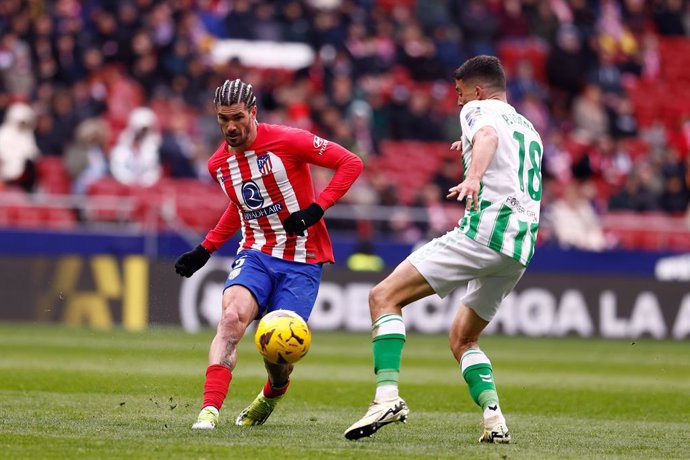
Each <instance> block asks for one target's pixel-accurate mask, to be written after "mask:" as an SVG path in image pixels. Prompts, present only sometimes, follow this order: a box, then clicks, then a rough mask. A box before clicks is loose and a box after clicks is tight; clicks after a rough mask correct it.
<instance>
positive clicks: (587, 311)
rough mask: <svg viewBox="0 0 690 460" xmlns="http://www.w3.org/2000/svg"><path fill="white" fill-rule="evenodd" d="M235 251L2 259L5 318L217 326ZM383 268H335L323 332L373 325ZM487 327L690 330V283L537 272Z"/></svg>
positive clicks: (431, 323)
mask: <svg viewBox="0 0 690 460" xmlns="http://www.w3.org/2000/svg"><path fill="white" fill-rule="evenodd" d="M231 260H232V259H229V258H222V257H214V258H212V259H211V261H210V262H209V263H208V264H207V265H206V267H204V268H203V269H202V270H200V271H199V272H198V273H197V274H196V275H195V276H193V277H192V278H189V279H181V278H179V277H178V276H177V275H176V274H175V273H174V271H173V270H172V268H171V263H166V262H161V261H154V262H150V261H148V260H147V259H146V258H144V257H142V256H136V255H133V256H125V257H121V258H116V257H113V256H108V255H101V256H91V257H81V256H65V257H54V258H40V257H34V258H31V257H28V258H27V257H22V258H13V257H6V258H2V259H0V271H1V272H2V273H3V274H4V276H3V277H2V278H1V279H0V285H1V289H2V292H3V294H4V295H3V300H4V301H3V303H2V306H0V319H1V320H24V321H55V322H61V323H66V324H73V325H87V326H90V327H94V328H109V327H112V326H114V325H121V326H123V327H124V328H126V329H129V330H134V331H136V330H143V329H145V328H146V327H148V326H150V325H155V324H172V325H174V324H177V325H182V326H183V327H184V328H185V329H186V330H188V331H190V332H192V331H196V330H199V329H201V328H204V327H212V326H215V324H216V323H217V322H218V320H219V317H220V309H219V304H220V298H221V293H222V290H223V283H224V280H225V277H226V276H227V267H229V265H230V262H231ZM383 276H384V274H382V273H362V272H359V273H357V272H350V271H348V270H345V269H342V268H337V267H327V268H326V270H325V271H324V278H323V283H322V285H321V289H320V291H319V296H318V299H317V302H316V306H315V308H314V312H313V315H312V317H311V319H310V324H311V326H312V327H313V328H314V329H316V330H338V329H343V330H350V331H368V330H369V328H370V319H369V312H368V307H367V304H368V300H367V298H368V294H369V290H370V289H371V287H372V286H373V285H374V284H375V283H376V282H377V281H378V280H380V279H382V278H383ZM462 295H463V292H461V291H456V292H454V293H453V294H451V295H450V296H449V297H448V298H446V299H441V298H439V297H437V296H433V297H429V298H427V299H423V300H421V301H418V302H416V303H415V304H413V305H410V306H408V307H407V308H406V309H405V310H404V317H405V322H406V324H407V325H408V327H409V329H410V330H414V331H418V332H422V333H442V332H445V331H447V330H448V328H449V325H450V324H451V318H452V317H453V315H454V313H455V308H457V306H458V305H459V304H460V300H461V298H462ZM487 332H488V333H495V334H507V335H527V336H533V337H546V336H549V337H558V336H568V335H571V336H581V337H593V336H600V337H605V338H638V337H652V338H655V339H677V340H683V339H687V338H688V337H690V285H688V284H687V283H684V282H663V281H658V280H656V279H654V278H651V277H637V278H630V277H621V276H611V277H606V276H586V275H563V274H553V275H551V274H550V275H545V274H530V273H529V272H528V273H527V275H525V277H524V278H523V280H522V281H521V282H520V283H519V285H518V286H517V288H516V290H515V292H514V293H513V294H511V295H510V296H509V297H508V298H507V299H506V300H505V301H504V304H503V305H502V307H501V309H500V310H499V313H498V315H497V316H496V318H495V319H494V321H493V322H492V323H491V324H490V326H489V328H488V331H487Z"/></svg>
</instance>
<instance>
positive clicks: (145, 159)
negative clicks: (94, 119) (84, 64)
mask: <svg viewBox="0 0 690 460" xmlns="http://www.w3.org/2000/svg"><path fill="white" fill-rule="evenodd" d="M156 122H157V120H156V116H155V114H154V113H153V111H152V110H151V109H149V108H146V107H139V108H137V109H135V110H133V111H132V113H131V114H130V116H129V122H128V125H127V128H126V129H125V130H124V131H123V132H122V133H121V134H120V138H119V139H118V142H117V145H115V147H114V148H113V150H112V152H111V153H110V170H111V172H112V174H113V177H115V179H117V180H118V181H120V182H121V183H123V184H125V185H138V186H143V187H149V186H151V185H154V184H155V183H156V182H158V180H159V179H160V177H161V174H162V170H161V165H160V159H159V149H160V145H161V136H160V134H159V133H158V130H157V127H156Z"/></svg>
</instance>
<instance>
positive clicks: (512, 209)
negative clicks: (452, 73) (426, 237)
mask: <svg viewBox="0 0 690 460" xmlns="http://www.w3.org/2000/svg"><path fill="white" fill-rule="evenodd" d="M460 126H461V128H462V164H463V166H464V168H465V174H467V170H468V169H469V166H470V163H471V162H472V139H473V138H474V135H475V133H476V132H477V131H478V130H479V129H481V128H482V127H484V126H492V127H493V128H494V129H495V130H496V133H497V134H498V148H497V150H496V154H495V156H494V158H493V160H492V162H491V164H490V165H489V168H488V169H487V170H486V173H485V174H484V177H483V178H482V181H481V186H480V189H479V210H477V211H475V210H474V207H473V208H472V209H471V210H467V211H466V212H465V215H464V216H463V218H462V219H460V221H459V222H458V225H459V227H460V230H461V231H462V232H463V233H465V234H466V235H467V236H469V237H470V238H472V239H473V240H475V241H476V242H478V243H480V244H483V245H486V246H488V247H490V248H491V249H493V250H495V251H498V252H500V253H502V254H505V255H507V256H508V257H512V258H513V259H515V260H517V261H518V262H520V263H521V264H523V265H525V266H527V264H528V263H529V261H530V260H531V259H532V255H533V254H534V245H535V243H536V241H537V230H538V229H539V203H540V201H541V158H542V151H543V146H542V142H541V137H540V136H539V133H538V132H537V131H536V130H535V129H534V126H532V123H531V122H530V121H529V120H527V119H526V118H525V117H523V116H522V115H520V114H519V113H517V112H516V111H515V109H514V108H513V107H512V106H511V105H509V104H506V103H505V102H502V101H498V100H494V99H490V100H482V101H471V102H468V103H467V104H465V105H464V106H463V108H462V110H461V112H460Z"/></svg>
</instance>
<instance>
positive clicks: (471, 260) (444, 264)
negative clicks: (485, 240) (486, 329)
mask: <svg viewBox="0 0 690 460" xmlns="http://www.w3.org/2000/svg"><path fill="white" fill-rule="evenodd" d="M407 260H409V261H410V263H411V264H412V265H413V266H414V267H415V268H416V269H417V270H418V271H419V273H420V274H421V275H422V276H423V277H424V279H426V281H427V282H428V283H429V285H430V286H431V287H432V288H433V290H434V291H435V292H436V293H437V294H438V295H439V296H441V297H446V296H447V295H448V294H450V293H451V292H452V291H453V290H454V289H456V288H458V287H461V286H467V293H466V294H465V295H464V297H463V298H462V303H463V304H465V305H467V306H468V307H469V308H471V309H472V310H474V311H475V312H476V313H477V315H479V317H480V318H482V319H484V320H486V321H491V319H492V318H493V317H494V315H495V314H496V311H498V307H499V306H500V305H501V302H502V301H503V299H504V298H505V297H506V296H507V295H508V294H509V293H510V291H512V290H513V288H514V287H515V285H516V284H517V282H518V281H519V280H520V278H521V277H522V274H523V273H524V272H525V266H524V265H522V264H521V263H520V262H518V261H517V260H515V259H512V258H510V257H508V256H506V255H504V254H501V253H499V252H496V251H494V250H493V249H490V248H488V247H487V246H484V245H482V244H479V243H477V242H476V241H474V240H473V239H472V238H470V237H468V236H467V235H465V234H464V233H462V232H461V231H460V229H458V228H455V229H454V230H451V231H450V232H448V233H446V234H445V235H443V236H441V237H439V238H436V239H434V240H432V241H430V242H428V243H427V244H425V245H424V246H422V247H420V248H419V249H417V250H416V251H414V252H413V253H412V254H410V255H409V256H408V258H407Z"/></svg>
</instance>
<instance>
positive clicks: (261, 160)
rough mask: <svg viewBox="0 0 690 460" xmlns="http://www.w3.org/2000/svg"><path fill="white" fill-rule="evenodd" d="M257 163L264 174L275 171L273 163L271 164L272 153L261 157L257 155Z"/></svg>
mask: <svg viewBox="0 0 690 460" xmlns="http://www.w3.org/2000/svg"><path fill="white" fill-rule="evenodd" d="M256 165H257V166H258V167H259V172H260V173H261V175H262V176H265V175H266V174H268V173H270V172H271V171H273V165H272V164H271V156H270V155H262V156H260V157H256Z"/></svg>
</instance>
